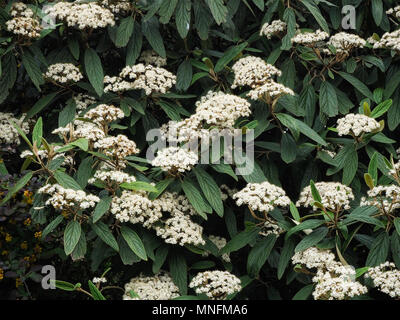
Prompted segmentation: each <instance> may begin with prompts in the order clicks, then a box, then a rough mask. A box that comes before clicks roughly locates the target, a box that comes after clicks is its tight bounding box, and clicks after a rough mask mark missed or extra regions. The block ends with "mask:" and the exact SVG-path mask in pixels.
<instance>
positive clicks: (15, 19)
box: [6, 2, 42, 38]
mask: <svg viewBox="0 0 400 320" xmlns="http://www.w3.org/2000/svg"><path fill="white" fill-rule="evenodd" d="M10 15H11V17H12V19H10V20H8V21H7V22H6V26H7V30H8V31H10V32H12V33H14V34H15V35H18V36H22V37H26V38H39V37H40V32H41V31H42V27H41V26H40V21H39V20H38V19H37V18H36V17H34V13H33V11H32V9H30V8H28V7H27V6H26V5H25V4H24V3H23V2H14V3H13V4H12V6H11V11H10Z"/></svg>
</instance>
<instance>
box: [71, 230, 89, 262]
mask: <svg viewBox="0 0 400 320" xmlns="http://www.w3.org/2000/svg"><path fill="white" fill-rule="evenodd" d="M86 251H87V243H86V236H85V233H84V232H81V236H80V238H79V241H78V244H77V245H76V247H75V249H74V251H72V253H71V258H72V260H73V261H76V260H81V259H83V258H84V257H85V254H86Z"/></svg>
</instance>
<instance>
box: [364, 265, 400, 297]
mask: <svg viewBox="0 0 400 320" xmlns="http://www.w3.org/2000/svg"><path fill="white" fill-rule="evenodd" d="M395 267H396V266H395V264H394V263H391V262H389V261H387V262H385V263H382V264H381V265H379V266H377V267H374V268H370V269H369V270H368V272H367V273H366V274H365V277H366V278H371V279H372V280H373V282H374V286H375V287H377V288H378V289H379V290H380V291H381V292H383V293H386V294H388V295H389V296H390V297H391V298H397V299H398V298H400V270H398V269H395Z"/></svg>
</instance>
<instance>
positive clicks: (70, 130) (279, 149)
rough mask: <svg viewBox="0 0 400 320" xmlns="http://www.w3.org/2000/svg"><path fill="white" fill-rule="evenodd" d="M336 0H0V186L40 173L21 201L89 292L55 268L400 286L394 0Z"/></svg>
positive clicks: (187, 288)
mask: <svg viewBox="0 0 400 320" xmlns="http://www.w3.org/2000/svg"><path fill="white" fill-rule="evenodd" d="M346 4H348V1H336V0H332V1H314V0H302V1H280V0H268V1H260V0H252V1H250V0H247V1H245V0H229V1H224V0H214V1H210V0H201V1H200V0H196V1H191V0H179V1H177V0H170V1H150V0H149V1H146V0H140V1H111V0H109V1H90V2H89V1H86V2H78V1H75V2H57V3H52V2H48V3H47V2H46V1H43V2H41V4H37V3H36V2H35V3H33V2H32V4H29V3H28V4H23V3H21V2H12V1H10V2H8V3H7V4H6V5H5V7H3V8H1V10H0V26H1V33H2V36H1V38H0V41H1V65H2V73H1V77H0V88H1V91H0V101H1V103H2V105H3V106H4V107H3V108H4V112H3V113H2V116H1V119H2V120H1V122H0V125H1V126H2V130H0V139H1V140H0V141H1V143H2V144H3V145H4V148H3V156H2V157H3V159H4V161H5V163H6V165H7V164H8V166H7V169H8V170H10V172H15V173H16V172H20V171H21V169H22V171H26V173H25V174H24V175H23V176H22V177H21V179H20V180H19V181H18V182H16V183H15V184H14V185H13V186H12V187H10V188H8V189H9V190H8V193H7V195H6V196H5V197H4V198H3V200H2V201H1V205H5V204H6V203H7V201H9V200H10V199H11V197H12V196H13V195H14V194H16V193H17V192H19V191H20V190H21V189H22V188H24V186H25V185H26V184H27V183H29V181H31V180H32V179H33V178H34V177H38V178H39V181H41V182H42V184H41V187H40V189H39V190H38V191H37V192H36V193H35V194H34V198H33V209H32V210H31V211H30V215H31V219H32V221H33V222H35V223H38V224H40V225H41V227H42V228H43V237H42V239H43V241H45V240H46V239H47V238H48V237H51V238H52V239H53V240H54V241H55V243H59V244H60V247H61V248H62V249H63V250H64V253H65V254H66V255H67V256H69V259H71V260H72V261H73V262H72V265H79V266H81V268H83V269H85V272H82V279H81V280H78V281H85V282H86V281H88V286H89V291H87V290H85V289H82V286H81V284H80V283H76V284H73V283H70V281H73V282H76V279H75V277H73V276H71V275H70V274H68V273H63V274H62V275H60V274H59V273H58V274H57V279H58V280H59V281H58V282H56V284H57V286H58V287H59V288H61V289H65V290H69V291H75V290H77V291H80V292H83V293H86V294H87V295H90V296H91V297H92V298H94V299H105V298H107V297H108V298H110V297H113V298H114V297H115V295H113V296H111V295H110V294H109V291H108V290H107V291H104V290H105V289H106V288H107V289H115V287H117V286H119V287H124V285H125V284H126V285H125V287H124V289H122V290H123V291H124V295H123V298H124V299H146V298H147V299H158V298H160V299H166V298H168V299H169V298H173V299H176V298H178V299H185V298H201V299H233V298H241V299H247V298H249V299H308V298H314V299H324V300H333V299H341V300H342V299H371V298H376V299H380V298H389V297H392V298H397V299H398V298H399V296H400V293H399V287H400V285H399V283H398V277H399V272H400V271H399V270H398V269H399V267H400V218H399V215H398V210H399V194H400V176H399V173H400V172H399V171H400V166H399V163H398V162H397V159H398V152H397V151H396V148H397V146H396V143H397V134H398V129H397V127H398V125H399V124H400V105H399V103H400V96H399V92H400V91H399V90H398V89H399V88H398V87H399V85H400V81H399V79H400V76H399V75H400V73H399V72H400V69H399V66H398V61H399V59H398V54H399V51H400V47H399V35H400V34H399V32H398V30H396V27H397V25H398V19H399V18H400V9H399V7H395V4H394V1H389V0H388V1H386V0H377V1H372V2H369V1H361V0H358V1H357V0H356V1H352V2H351V4H352V6H350V7H348V6H347V7H345V9H346V8H347V9H349V11H348V12H349V14H348V15H347V16H344V15H342V13H341V11H342V7H343V6H345V5H346ZM353 9H354V10H353ZM352 13H354V14H355V15H354V16H352ZM353 20H354V21H353ZM353 22H354V23H353ZM348 26H350V27H353V28H352V29H350V30H349V29H348V28H347V27H348ZM7 112H12V113H7ZM13 113H14V114H13ZM20 116H22V117H23V118H22V120H20V119H21V117H20ZM154 129H157V130H156V131H154ZM4 132H8V133H10V134H9V135H5V134H4V136H3V133H4ZM17 133H18V134H19V136H18V134H17ZM221 134H222V135H223V137H224V138H225V140H224V144H219V142H222V141H221V139H220V138H221ZM230 139H232V140H233V141H235V145H234V147H233V148H232V145H230V144H229V143H227V141H228V142H229V140H230ZM243 140H244V141H243ZM196 141H197V142H198V141H201V143H202V145H201V147H202V149H199V148H198V149H196V148H195V146H196ZM9 146H12V147H9ZM243 147H245V148H246V149H245V150H243ZM15 148H17V149H18V152H17V154H18V156H16V154H15V153H12V152H11V151H12V150H13V149H15ZM209 151H211V155H210V154H209V153H208V152H209ZM253 151H254V153H253ZM20 158H22V159H24V160H21V159H20ZM25 236H26V234H24V233H22V234H21V236H20V237H22V238H24V237H25ZM22 238H21V239H22ZM55 267H56V268H57V266H55ZM110 267H111V271H110ZM371 267H374V268H371ZM370 268H371V269H370ZM396 268H397V269H396ZM108 272H109V273H108ZM105 273H107V278H105ZM92 276H97V277H95V278H94V279H93V281H91V280H89V279H90V278H92ZM98 276H100V278H98ZM85 277H86V278H85ZM396 279H397V280H396ZM60 280H66V281H69V282H62V281H60ZM396 281H397V282H396ZM105 282H106V283H107V284H104V283H105ZM110 283H111V286H109V285H108V284H110ZM206 283H207V284H208V286H205V284H206ZM375 287H376V289H378V290H376V289H375ZM379 290H380V291H382V292H380V291H379ZM159 291H160V292H161V291H162V292H163V294H162V295H161V294H160V295H159V294H158V292H159ZM119 293H121V295H119V297H120V298H121V297H122V292H119ZM384 293H385V294H386V295H385V294H384ZM197 294H198V295H197Z"/></svg>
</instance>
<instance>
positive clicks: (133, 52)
mask: <svg viewBox="0 0 400 320" xmlns="http://www.w3.org/2000/svg"><path fill="white" fill-rule="evenodd" d="M142 43H143V35H142V30H141V28H140V25H139V24H138V23H137V22H136V21H135V23H134V27H133V32H132V35H131V38H130V39H129V42H128V45H127V47H126V65H127V66H132V65H134V64H135V62H136V59H137V58H139V56H140V52H141V50H142Z"/></svg>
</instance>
